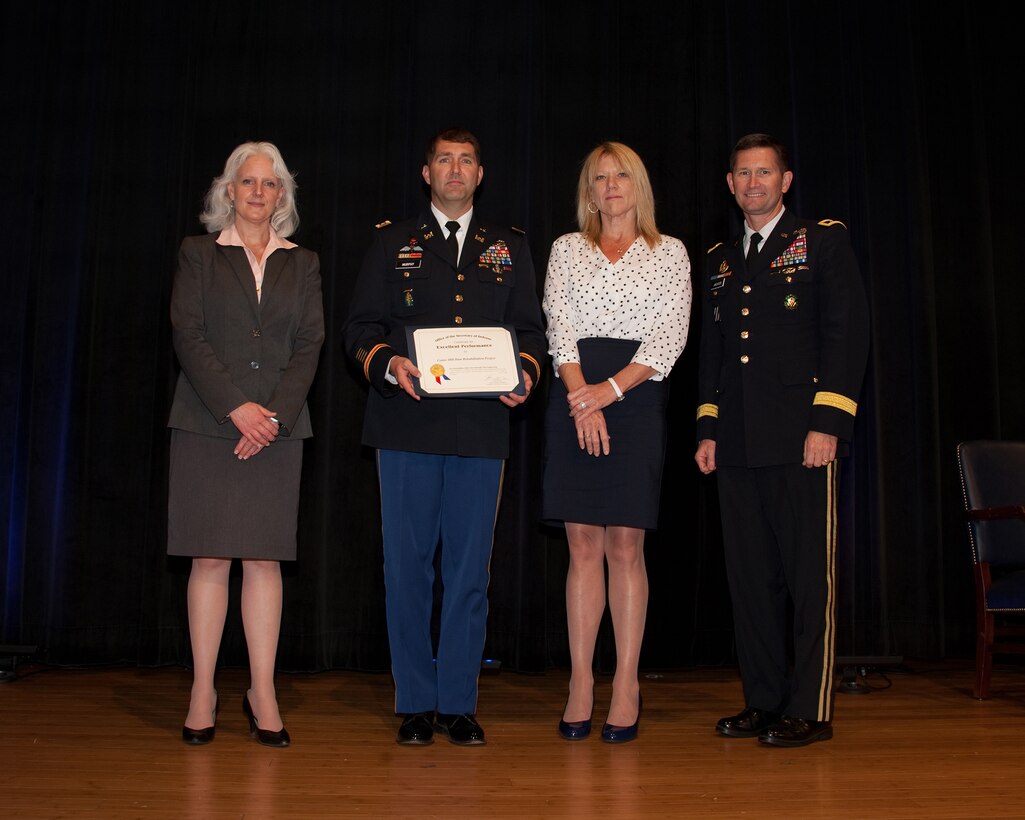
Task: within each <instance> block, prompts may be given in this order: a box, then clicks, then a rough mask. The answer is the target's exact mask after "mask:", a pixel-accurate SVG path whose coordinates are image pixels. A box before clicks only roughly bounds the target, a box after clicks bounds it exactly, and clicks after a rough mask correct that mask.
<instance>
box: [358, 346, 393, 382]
mask: <svg viewBox="0 0 1025 820" xmlns="http://www.w3.org/2000/svg"><path fill="white" fill-rule="evenodd" d="M382 347H388V345H386V344H385V343H384V342H381V343H380V344H376V345H374V346H373V347H372V348H371V349H370V352H369V353H368V354H367V357H366V358H365V359H364V360H363V376H364V377H365V378H366V380H367V381H370V360H371V359H373V358H374V354H375V353H377V351H378V350H380V349H381V348H382Z"/></svg>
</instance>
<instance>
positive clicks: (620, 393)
mask: <svg viewBox="0 0 1025 820" xmlns="http://www.w3.org/2000/svg"><path fill="white" fill-rule="evenodd" d="M609 384H611V385H612V389H613V390H615V391H616V401H622V400H623V399H624V398H626V397H625V396H624V395H623V391H622V390H620V389H619V385H618V384H616V380H615V379H614V378H612V376H609Z"/></svg>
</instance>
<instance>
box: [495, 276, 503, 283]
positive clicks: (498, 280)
mask: <svg viewBox="0 0 1025 820" xmlns="http://www.w3.org/2000/svg"><path fill="white" fill-rule="evenodd" d="M495 281H496V282H501V281H503V280H502V277H501V276H496V277H495Z"/></svg>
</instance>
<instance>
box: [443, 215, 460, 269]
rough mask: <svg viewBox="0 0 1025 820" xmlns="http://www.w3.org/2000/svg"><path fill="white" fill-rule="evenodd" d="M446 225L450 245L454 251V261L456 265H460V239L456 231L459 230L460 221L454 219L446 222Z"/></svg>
mask: <svg viewBox="0 0 1025 820" xmlns="http://www.w3.org/2000/svg"><path fill="white" fill-rule="evenodd" d="M445 227H446V228H448V246H449V248H450V249H451V251H452V262H453V264H454V265H455V266H456V267H459V239H458V237H456V233H457V232H458V231H459V223H458V222H456V221H455V220H454V219H453V220H451V221H449V222H446V223H445Z"/></svg>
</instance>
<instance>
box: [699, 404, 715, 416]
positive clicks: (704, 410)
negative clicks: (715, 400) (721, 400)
mask: <svg viewBox="0 0 1025 820" xmlns="http://www.w3.org/2000/svg"><path fill="white" fill-rule="evenodd" d="M704 416H710V417H711V418H713V419H717V418H719V405H718V404H702V405H700V406H699V407H698V418H699V419H700V418H702V417H704Z"/></svg>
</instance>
